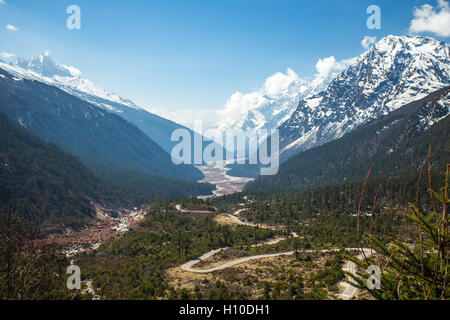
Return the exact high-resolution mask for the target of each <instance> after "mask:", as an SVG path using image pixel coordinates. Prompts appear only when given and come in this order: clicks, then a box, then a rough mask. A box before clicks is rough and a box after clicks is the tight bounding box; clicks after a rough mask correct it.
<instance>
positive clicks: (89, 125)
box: [0, 66, 203, 181]
mask: <svg viewBox="0 0 450 320" xmlns="http://www.w3.org/2000/svg"><path fill="white" fill-rule="evenodd" d="M0 111H2V112H5V113H6V114H8V115H9V116H10V117H11V118H13V119H15V120H16V121H17V122H19V123H20V124H21V125H22V126H23V127H25V128H27V129H28V130H30V131H31V132H33V133H35V134H36V135H37V136H39V137H40V138H42V139H44V140H45V141H48V142H52V143H54V144H56V145H58V146H60V147H61V148H62V149H64V150H66V151H68V152H71V153H72V154H73V155H75V156H77V157H78V158H80V159H81V160H82V161H83V162H84V163H85V164H87V165H88V166H89V167H90V168H92V169H94V170H96V172H100V169H101V170H104V168H105V167H107V168H114V169H122V170H128V171H132V172H142V173H145V174H150V175H156V176H162V177H171V178H182V179H187V180H191V181H197V180H201V179H202V178H203V174H202V173H201V172H200V171H199V170H198V169H196V168H194V167H193V166H190V165H181V166H176V165H175V164H173V163H172V160H171V158H170V155H169V154H168V153H166V152H165V151H164V150H163V149H162V148H161V147H160V146H159V145H158V144H156V143H155V142H154V141H152V140H151V139H150V138H149V137H148V136H146V135H145V134H144V133H143V132H142V131H141V130H139V129H138V128H137V127H136V126H134V125H133V124H131V123H129V122H127V121H125V120H124V119H123V118H121V117H119V116H117V115H116V114H113V113H110V112H106V111H105V110H102V109H100V108H98V107H96V106H94V105H92V104H90V103H88V102H86V101H85V100H81V99H79V98H77V97H76V96H74V95H71V94H69V93H67V92H66V91H63V90H60V89H58V88H57V87H54V86H51V85H48V84H46V83H43V82H40V81H37V80H29V79H28V78H20V77H18V76H17V75H13V74H10V73H9V72H7V71H5V70H3V69H1V66H0ZM102 172H103V171H102Z"/></svg>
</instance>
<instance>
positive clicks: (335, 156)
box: [247, 86, 450, 192]
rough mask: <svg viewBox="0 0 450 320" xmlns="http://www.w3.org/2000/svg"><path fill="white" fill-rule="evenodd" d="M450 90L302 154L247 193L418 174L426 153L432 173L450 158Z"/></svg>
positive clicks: (254, 184)
mask: <svg viewBox="0 0 450 320" xmlns="http://www.w3.org/2000/svg"><path fill="white" fill-rule="evenodd" d="M449 94H450V87H449V86H447V87H445V88H443V89H440V90H437V91H435V92H433V93H431V94H429V95H428V96H426V97H425V98H423V99H420V100H418V101H415V102H412V103H409V104H407V105H405V106H404V107H402V108H399V109H397V110H395V111H393V112H391V113H389V114H387V115H384V116H380V118H379V119H377V120H374V121H372V122H369V123H367V124H365V125H362V126H361V127H359V128H357V129H355V130H354V131H352V132H351V133H348V134H346V135H345V136H344V137H342V138H340V139H338V140H335V141H332V142H329V143H327V144H324V145H322V146H319V147H316V148H313V149H310V150H308V151H304V152H302V153H300V154H298V155H296V156H294V157H292V158H290V159H289V160H287V161H286V162H285V163H283V164H282V165H281V166H280V170H279V173H278V174H277V175H275V176H266V177H260V178H259V179H257V180H256V181H254V182H253V183H250V184H248V185H247V190H249V191H252V190H253V191H255V190H262V191H276V192H277V191H283V190H302V189H306V188H311V187H317V186H322V185H330V184H340V183H344V182H348V181H358V180H362V179H364V177H365V175H366V174H367V172H368V170H369V167H370V166H371V164H373V171H372V175H374V176H384V177H388V176H401V175H411V174H414V175H417V173H418V171H419V170H420V167H421V165H422V164H423V163H424V161H426V160H427V156H428V153H429V148H431V159H432V164H433V170H434V171H436V172H440V171H442V170H444V169H445V165H446V164H447V163H448V160H449V159H450V117H448V114H449V113H450V96H449Z"/></svg>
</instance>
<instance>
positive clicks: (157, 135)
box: [0, 54, 185, 153]
mask: <svg viewBox="0 0 450 320" xmlns="http://www.w3.org/2000/svg"><path fill="white" fill-rule="evenodd" d="M0 68H2V69H4V70H6V71H8V72H9V73H10V74H12V75H14V76H15V77H17V78H24V79H29V80H36V81H39V82H43V83H46V84H48V85H51V86H55V87H57V88H59V89H62V90H64V91H66V92H67V93H69V94H71V95H73V96H76V97H77V98H80V99H82V100H84V101H86V102H89V103H91V104H92V105H94V106H96V107H99V108H102V109H104V110H107V111H109V112H112V113H115V114H117V115H119V116H121V117H122V118H124V119H125V120H127V121H128V122H131V123H132V124H134V125H135V126H137V127H138V128H139V129H141V131H143V132H144V133H145V134H146V135H147V136H148V137H149V138H151V139H152V140H153V141H155V142H156V143H157V144H158V145H160V146H161V147H162V148H163V149H164V150H165V151H166V152H168V153H170V152H171V150H172V148H173V146H174V145H175V143H174V142H172V141H171V134H172V132H173V131H174V130H176V129H179V128H183V129H185V127H183V126H181V125H179V124H177V123H175V122H173V121H170V120H167V119H165V118H162V117H160V116H157V115H154V114H152V113H150V112H148V111H146V110H144V109H142V108H140V107H138V106H136V105H135V104H134V103H133V101H131V100H129V99H124V98H122V97H120V96H119V95H117V94H115V93H112V92H110V91H107V90H105V89H102V88H100V87H98V86H96V85H95V84H93V83H92V82H91V81H89V80H87V79H84V78H83V77H82V76H81V72H80V71H79V70H78V69H76V68H74V67H69V66H66V65H62V64H58V63H57V62H55V61H54V60H53V59H52V58H51V57H50V56H49V55H48V54H38V55H34V56H33V57H32V58H31V59H18V60H17V61H16V62H15V63H14V64H7V63H2V62H0Z"/></svg>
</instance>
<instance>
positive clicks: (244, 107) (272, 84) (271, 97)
mask: <svg viewBox="0 0 450 320" xmlns="http://www.w3.org/2000/svg"><path fill="white" fill-rule="evenodd" d="M354 61H355V59H348V60H341V61H337V60H336V58H335V57H334V56H331V57H328V58H324V59H319V60H318V62H317V64H316V70H317V73H316V74H315V75H314V76H313V77H311V78H310V79H303V78H300V77H299V76H298V74H297V73H296V72H295V71H293V70H292V69H291V68H288V69H287V70H286V72H284V73H283V72H277V73H275V74H273V75H271V76H269V77H268V78H267V79H266V80H265V81H264V84H263V85H262V86H261V87H260V88H259V89H256V90H254V91H250V92H248V93H242V92H240V91H236V92H235V93H233V94H232V95H231V96H230V97H229V98H228V100H227V101H226V103H225V106H224V107H223V108H221V109H219V110H177V111H168V110H162V109H155V108H151V109H147V110H148V111H150V112H152V113H155V114H158V115H160V116H162V117H165V118H168V119H170V120H172V121H175V122H177V123H180V124H183V125H185V126H187V127H190V128H193V124H194V122H195V121H197V120H201V121H203V124H204V128H213V127H216V126H217V127H218V130H219V131H221V130H222V129H229V128H232V129H236V127H235V125H237V127H239V124H240V123H241V122H242V121H243V120H245V118H246V115H247V114H248V112H249V111H250V110H253V111H254V112H256V111H255V110H256V109H257V110H259V111H262V109H261V108H264V107H265V106H274V107H275V106H277V108H278V109H279V110H281V109H283V108H285V107H286V108H287V107H289V106H295V105H297V104H298V101H299V99H300V97H302V96H307V95H308V94H312V93H315V92H318V91H320V90H322V89H325V85H326V84H327V83H328V80H329V79H330V78H331V77H332V76H334V74H335V73H337V72H340V71H343V70H344V69H345V68H346V67H348V66H349V65H350V64H352V63H353V62H354Z"/></svg>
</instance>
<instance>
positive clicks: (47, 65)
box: [14, 52, 81, 78]
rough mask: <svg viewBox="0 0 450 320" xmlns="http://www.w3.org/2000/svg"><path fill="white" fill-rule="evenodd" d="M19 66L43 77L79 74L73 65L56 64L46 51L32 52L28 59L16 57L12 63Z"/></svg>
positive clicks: (75, 75)
mask: <svg viewBox="0 0 450 320" xmlns="http://www.w3.org/2000/svg"><path fill="white" fill-rule="evenodd" d="M14 65H15V66H18V67H20V68H23V69H26V70H30V71H34V72H36V73H38V74H40V75H43V76H44V77H48V78H53V77H55V76H59V77H77V76H79V75H80V74H81V72H80V71H79V70H77V69H76V68H74V67H69V66H65V65H62V64H58V63H56V62H55V60H53V59H52V57H50V55H49V53H48V52H45V53H39V54H34V55H33V56H32V57H31V58H30V59H23V58H18V59H17V60H16V62H15V63H14Z"/></svg>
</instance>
